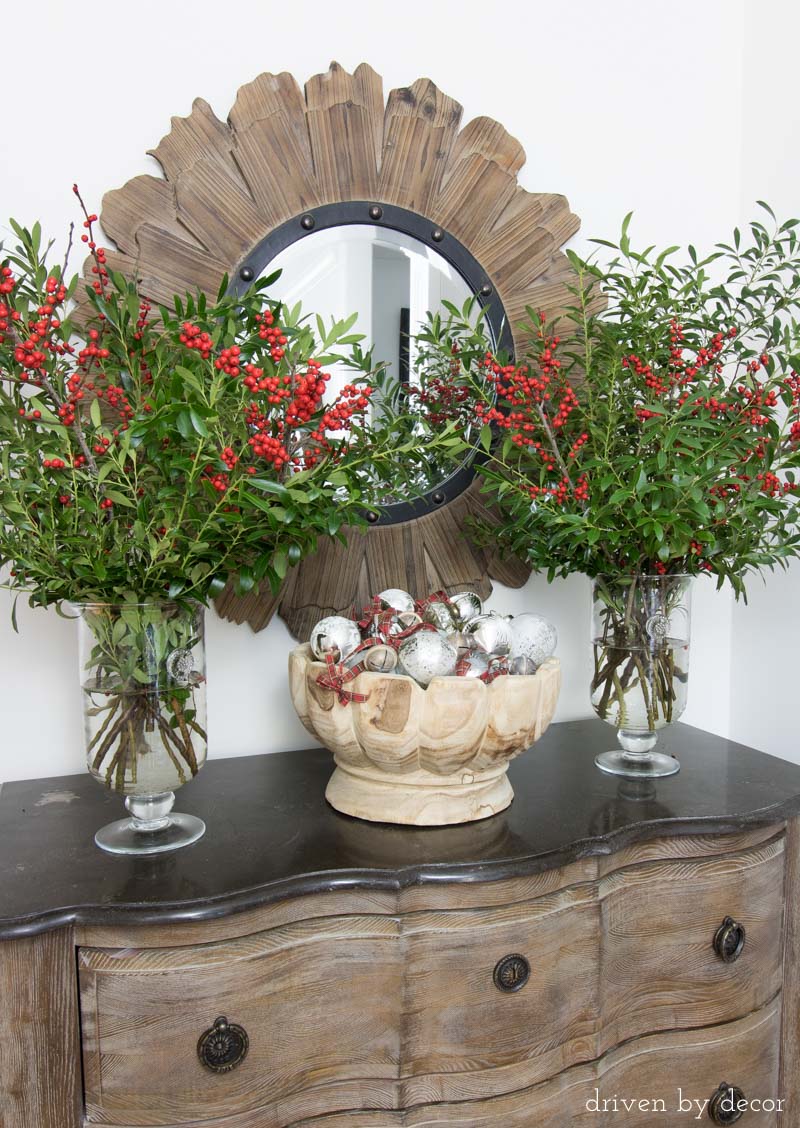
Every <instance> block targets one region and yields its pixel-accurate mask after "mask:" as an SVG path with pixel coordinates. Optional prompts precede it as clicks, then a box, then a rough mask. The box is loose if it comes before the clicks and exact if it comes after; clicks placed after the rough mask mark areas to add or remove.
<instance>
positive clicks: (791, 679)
mask: <svg viewBox="0 0 800 1128" xmlns="http://www.w3.org/2000/svg"><path fill="white" fill-rule="evenodd" d="M798 42H800V7H798V5H797V4H794V3H791V2H788V0H759V3H758V4H755V3H748V4H747V5H746V9H745V36H744V53H743V60H744V67H743V69H744V87H743V91H742V105H743V113H742V166H741V167H742V172H741V211H742V221H743V222H745V221H747V220H749V219H751V218H752V217H753V215H754V213H755V210H756V209H755V208H754V207H753V201H754V199H762V200H766V201H767V202H768V203H769V204H770V205H771V206H772V207H773V209H774V210H775V211H776V213H777V214H778V215H780V216H782V217H783V218H786V217H787V216H789V215H792V216H796V215H798V214H800V144H798V142H799V141H800V101H798V98H797V81H796V54H797V44H798ZM759 57H763V58H764V59H765V60H767V66H768V81H765V74H764V70H763V69H762V67H761V66H760V65H757V63H756V60H757V59H758V58H759ZM733 637H734V647H733V652H732V658H733V661H732V679H731V690H732V693H731V731H732V734H733V735H734V736H735V738H736V739H737V740H741V741H742V742H743V743H745V744H753V745H755V746H756V747H758V748H762V749H763V750H764V751H765V752H771V753H772V754H773V755H775V756H784V757H786V758H787V759H790V760H795V761H800V740H799V739H798V724H797V701H798V691H797V673H798V644H799V643H800V563H798V562H794V563H793V564H792V565H791V567H790V568H789V570H788V571H786V572H783V571H778V572H775V573H769V572H768V573H766V578H765V582H764V583H762V582H761V581H760V580H754V581H753V582H752V583H751V585H750V590H749V592H748V603H747V605H745V604H743V603H737V604H736V605H735V607H734V610H733Z"/></svg>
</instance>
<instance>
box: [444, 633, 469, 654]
mask: <svg viewBox="0 0 800 1128" xmlns="http://www.w3.org/2000/svg"><path fill="white" fill-rule="evenodd" d="M447 641H448V642H449V643H450V645H451V646H454V647H455V649H456V653H457V654H458V657H459V658H465V657H466V656H467V655H468V654H471V653H472V652H473V651H474V650H475V639H474V638H473V637H472V635H471V634H468V633H467V632H466V631H450V632H449V633H448V635H447Z"/></svg>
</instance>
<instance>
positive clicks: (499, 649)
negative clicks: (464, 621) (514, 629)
mask: <svg viewBox="0 0 800 1128" xmlns="http://www.w3.org/2000/svg"><path fill="white" fill-rule="evenodd" d="M466 633H467V634H468V635H470V636H471V637H472V638H473V639H474V641H475V645H476V647H477V649H478V650H482V651H483V652H484V653H485V654H498V655H500V654H508V652H509V651H510V649H511V626H510V624H509V623H507V622H506V621H505V619H502V618H501V617H500V616H499V615H478V617H477V618H476V619H473V620H472V622H471V623H469V624H468V625H467V631H466Z"/></svg>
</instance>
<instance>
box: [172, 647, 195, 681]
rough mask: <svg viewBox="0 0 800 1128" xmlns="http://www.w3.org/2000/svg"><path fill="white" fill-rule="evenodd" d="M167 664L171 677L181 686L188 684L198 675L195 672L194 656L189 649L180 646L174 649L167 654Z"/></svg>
mask: <svg viewBox="0 0 800 1128" xmlns="http://www.w3.org/2000/svg"><path fill="white" fill-rule="evenodd" d="M166 666H167V674H168V675H169V679H170V681H172V682H174V683H175V685H179V686H181V687H184V686H187V685H189V683H190V682H192V681H193V680H194V679H195V677H196V675H195V672H194V658H193V657H192V652H191V650H189V649H183V648H180V649H178V650H173V651H172V653H171V654H169V655H168V656H167V662H166Z"/></svg>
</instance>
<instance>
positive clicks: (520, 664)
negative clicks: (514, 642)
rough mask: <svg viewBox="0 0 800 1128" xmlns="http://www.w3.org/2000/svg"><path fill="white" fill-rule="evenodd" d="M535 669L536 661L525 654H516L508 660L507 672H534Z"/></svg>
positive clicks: (519, 673)
mask: <svg viewBox="0 0 800 1128" xmlns="http://www.w3.org/2000/svg"><path fill="white" fill-rule="evenodd" d="M536 670H537V666H536V663H535V662H534V661H533V659H532V658H529V657H528V655H527V654H517V655H515V656H514V657H513V658H509V660H508V672H509V673H510V674H517V675H523V674H535V673H536Z"/></svg>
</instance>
